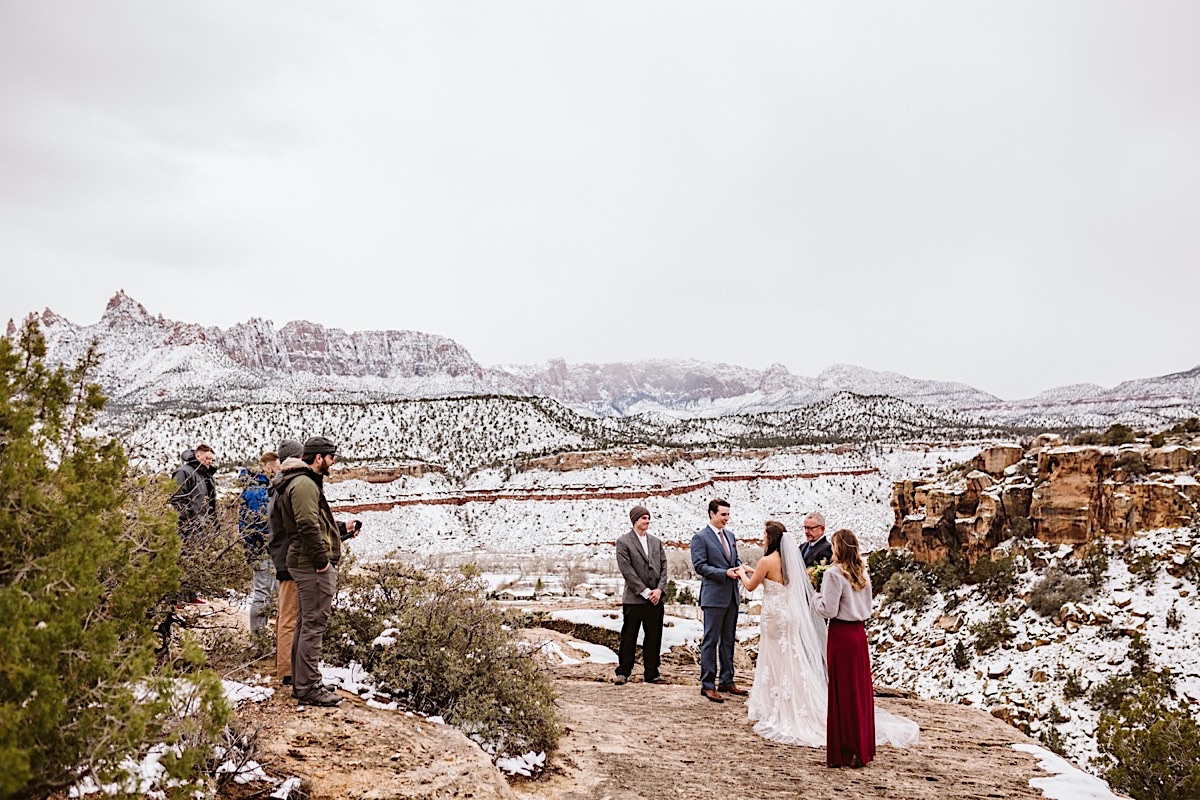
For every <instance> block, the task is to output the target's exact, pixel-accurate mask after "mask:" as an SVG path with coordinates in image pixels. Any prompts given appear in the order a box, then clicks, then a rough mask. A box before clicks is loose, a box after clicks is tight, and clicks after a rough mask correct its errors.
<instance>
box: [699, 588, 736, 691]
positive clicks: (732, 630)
mask: <svg viewBox="0 0 1200 800" xmlns="http://www.w3.org/2000/svg"><path fill="white" fill-rule="evenodd" d="M703 611H704V638H703V639H702V640H701V641H700V688H701V689H716V688H717V686H727V685H728V684H731V683H733V642H734V638H735V637H736V636H737V618H738V598H737V595H736V594H735V595H734V597H733V602H732V603H730V604H729V605H728V606H725V607H724V608H722V607H719V606H704V608H703ZM718 658H719V659H720V662H721V672H720V681H719V682H718V681H717V677H718V676H717V661H718Z"/></svg>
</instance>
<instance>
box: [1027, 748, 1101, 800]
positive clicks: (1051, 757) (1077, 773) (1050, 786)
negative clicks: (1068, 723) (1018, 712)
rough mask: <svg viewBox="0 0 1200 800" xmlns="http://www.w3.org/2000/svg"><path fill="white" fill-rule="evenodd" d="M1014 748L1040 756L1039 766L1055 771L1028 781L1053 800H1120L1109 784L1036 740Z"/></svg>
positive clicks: (1048, 770) (1038, 757)
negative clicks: (1038, 743) (1045, 776)
mask: <svg viewBox="0 0 1200 800" xmlns="http://www.w3.org/2000/svg"><path fill="white" fill-rule="evenodd" d="M1012 749H1013V750H1019V751H1020V752H1022V753H1030V754H1032V755H1034V756H1036V757H1037V760H1038V766H1039V767H1041V768H1042V769H1044V770H1046V771H1047V772H1050V773H1053V774H1052V776H1051V777H1049V778H1033V779H1032V780H1030V781H1029V785H1030V786H1032V787H1033V788H1034V789H1041V791H1042V795H1043V796H1045V797H1047V798H1049V799H1050V800H1121V796H1120V795H1116V794H1113V792H1112V790H1111V789H1109V788H1108V784H1107V783H1105V782H1104V781H1102V780H1100V779H1099V778H1095V777H1093V776H1091V775H1088V774H1087V773H1086V772H1084V771H1083V770H1081V769H1079V768H1077V767H1075V766H1074V765H1072V764H1069V763H1067V762H1066V761H1065V760H1063V759H1062V758H1059V757H1058V756H1056V755H1055V754H1054V753H1051V752H1050V751H1049V750H1047V749H1046V748H1044V747H1039V746H1038V745H1036V744H1014V745H1013V746H1012Z"/></svg>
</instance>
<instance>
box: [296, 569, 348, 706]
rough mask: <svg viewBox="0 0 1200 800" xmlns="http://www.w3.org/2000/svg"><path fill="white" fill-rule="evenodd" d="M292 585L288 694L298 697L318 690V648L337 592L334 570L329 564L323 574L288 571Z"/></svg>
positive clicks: (301, 570) (308, 570) (319, 669)
mask: <svg viewBox="0 0 1200 800" xmlns="http://www.w3.org/2000/svg"><path fill="white" fill-rule="evenodd" d="M288 572H290V573H291V575H292V580H294V581H295V582H296V600H297V601H298V605H299V609H298V610H297V614H296V632H295V634H294V635H293V636H292V694H293V695H295V696H297V697H299V696H301V695H304V694H307V693H308V692H311V691H313V690H315V689H319V688H321V686H322V683H321V648H322V646H323V645H324V643H325V629H326V628H327V627H329V611H330V608H331V607H332V606H333V594H334V592H336V591H337V569H336V568H335V567H334V566H333V565H332V564H330V565H329V569H328V570H326V571H325V572H317V571H316V570H314V569H305V568H302V567H293V568H290V569H289V570H288Z"/></svg>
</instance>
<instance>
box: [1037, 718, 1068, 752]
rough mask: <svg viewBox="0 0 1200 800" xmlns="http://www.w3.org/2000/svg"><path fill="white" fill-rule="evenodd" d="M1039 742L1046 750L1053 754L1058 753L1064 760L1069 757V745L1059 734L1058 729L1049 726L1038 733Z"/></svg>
mask: <svg viewBox="0 0 1200 800" xmlns="http://www.w3.org/2000/svg"><path fill="white" fill-rule="evenodd" d="M1038 740H1039V741H1040V742H1041V743H1042V744H1043V745H1045V747H1046V749H1047V750H1049V751H1050V752H1052V753H1058V754H1059V755H1060V756H1063V757H1064V758H1065V757H1066V755H1067V745H1066V742H1064V741H1063V737H1062V734H1061V733H1059V732H1058V728H1055V727H1053V726H1049V725H1047V726H1046V727H1044V728H1042V729H1041V731H1039V732H1038Z"/></svg>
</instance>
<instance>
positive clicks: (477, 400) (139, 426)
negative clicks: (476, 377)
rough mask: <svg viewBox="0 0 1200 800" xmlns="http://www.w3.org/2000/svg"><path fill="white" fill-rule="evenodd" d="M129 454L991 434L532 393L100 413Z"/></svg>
mask: <svg viewBox="0 0 1200 800" xmlns="http://www.w3.org/2000/svg"><path fill="white" fill-rule="evenodd" d="M108 424H109V426H110V427H111V428H112V429H113V430H114V432H116V433H118V434H119V435H121V437H122V438H123V439H124V440H125V441H126V443H127V444H128V445H129V448H130V452H131V454H132V455H133V457H134V458H137V459H140V460H142V461H143V462H144V463H146V464H147V465H151V466H154V467H164V466H166V465H168V464H171V463H173V462H174V461H175V459H176V458H177V456H178V454H179V452H180V451H181V450H183V449H184V448H185V447H189V446H191V445H193V444H195V443H196V442H200V441H204V442H207V443H208V444H210V445H212V446H213V447H214V448H216V451H217V453H218V454H219V458H220V459H221V461H222V462H225V463H229V462H239V461H242V462H246V461H252V460H254V459H255V458H257V457H258V455H259V454H260V453H261V452H262V451H263V450H264V449H267V448H269V447H273V446H274V445H275V444H276V443H277V442H278V441H280V439H283V438H303V437H305V436H308V435H312V434H316V433H325V434H328V435H330V436H333V437H334V438H336V439H337V440H338V441H339V443H340V445H341V450H342V452H343V453H345V454H346V456H347V457H348V458H349V459H351V460H353V461H357V462H376V463H377V462H388V461H392V462H395V461H418V462H423V463H426V464H434V465H438V466H439V467H441V468H443V469H445V470H446V471H448V472H449V473H451V474H454V475H459V476H465V475H469V474H471V473H473V472H475V471H477V470H480V469H486V468H489V467H506V468H510V469H519V468H521V465H522V462H524V461H526V460H528V459H532V458H539V457H543V456H548V455H554V454H559V453H568V452H576V451H604V450H609V449H611V448H617V447H624V448H631V447H632V448H639V447H663V448H682V449H692V448H698V447H699V448H710V447H715V448H719V449H722V450H727V451H729V450H735V449H743V448H756V447H782V446H790V445H796V444H806V443H819V442H851V441H878V440H891V441H911V440H915V439H922V440H932V441H946V440H952V439H957V440H962V439H979V438H984V437H988V436H992V435H995V431H994V430H991V429H989V428H987V427H985V426H980V425H978V424H975V423H974V421H972V420H970V419H969V418H966V417H963V416H961V415H957V414H954V413H952V412H938V411H936V410H934V409H928V408H921V407H919V406H915V405H912V404H911V403H906V402H904V401H903V400H897V399H895V398H891V397H860V396H858V395H852V394H848V393H841V394H838V395H835V396H833V397H831V398H829V399H828V400H825V401H822V402H820V403H815V404H813V405H811V406H808V407H807V408H802V409H796V410H793V411H776V412H771V413H768V414H750V415H737V416H729V417H720V418H713V419H692V420H676V419H672V418H669V417H661V416H658V415H639V416H636V417H604V418H596V417H589V416H584V415H581V414H579V413H577V412H576V411H574V410H572V409H570V408H567V407H566V406H564V405H563V404H561V403H559V402H558V401H556V400H551V399H549V398H543V397H517V396H503V395H482V396H468V397H457V398H430V399H421V400H394V401H389V402H368V403H335V402H325V403H297V402H280V403H255V404H247V405H239V406H232V407H227V408H222V409H216V410H212V411H207V412H202V413H196V412H195V411H193V410H189V409H172V408H165V407H163V408H156V409H145V408H141V409H133V408H128V407H127V408H124V409H121V410H119V411H115V412H114V413H113V414H111V415H110V416H109V417H108Z"/></svg>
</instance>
